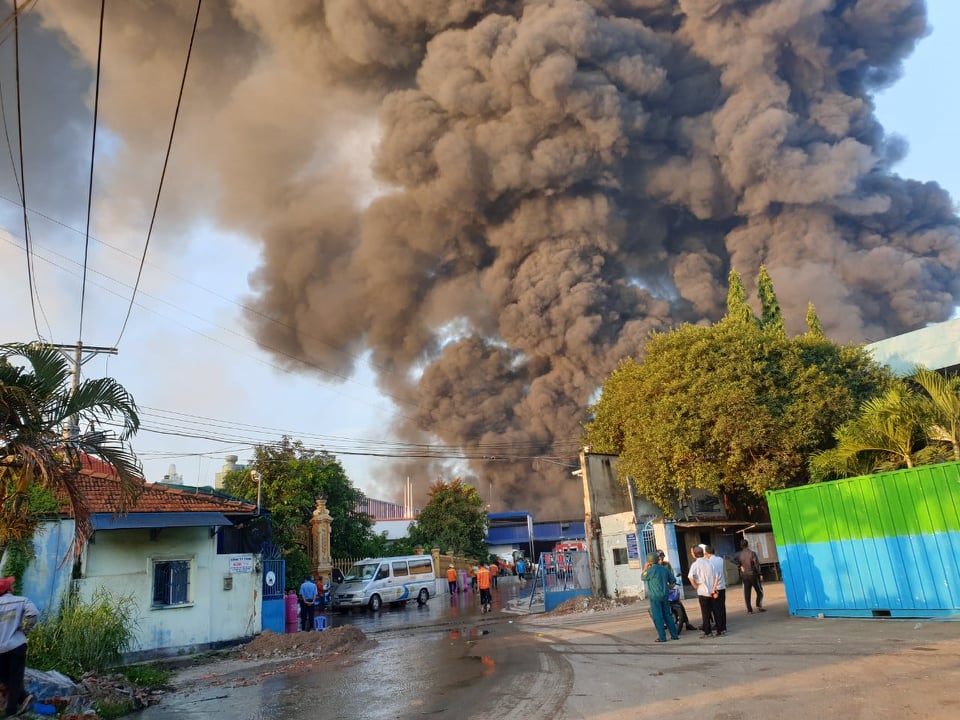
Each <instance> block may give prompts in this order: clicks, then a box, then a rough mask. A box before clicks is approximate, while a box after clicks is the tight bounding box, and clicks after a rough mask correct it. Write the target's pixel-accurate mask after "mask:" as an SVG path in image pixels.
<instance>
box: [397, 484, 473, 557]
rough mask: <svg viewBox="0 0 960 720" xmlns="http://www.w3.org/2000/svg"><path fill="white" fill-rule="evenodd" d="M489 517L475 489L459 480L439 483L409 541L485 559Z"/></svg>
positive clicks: (418, 519)
mask: <svg viewBox="0 0 960 720" xmlns="http://www.w3.org/2000/svg"><path fill="white" fill-rule="evenodd" d="M486 534H487V515H486V512H485V511H484V503H483V498H482V497H480V493H479V492H477V490H476V488H474V487H472V486H470V485H467V484H466V483H465V482H463V481H462V480H461V479H460V478H456V479H455V480H453V481H452V482H445V481H443V480H437V482H435V483H434V484H433V485H432V486H431V487H430V490H429V493H428V500H427V504H426V506H425V507H424V508H423V509H422V510H421V511H420V516H419V517H418V518H417V521H416V523H414V524H413V525H412V526H411V528H410V533H409V536H410V539H411V540H412V541H413V542H414V543H418V544H420V545H422V546H423V547H424V548H431V547H439V548H440V549H441V550H445V551H449V552H454V553H464V554H465V555H468V556H471V557H475V558H484V557H486V556H487V546H486V543H485V542H484V537H486Z"/></svg>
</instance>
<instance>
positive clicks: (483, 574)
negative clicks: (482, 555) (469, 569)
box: [477, 564, 493, 612]
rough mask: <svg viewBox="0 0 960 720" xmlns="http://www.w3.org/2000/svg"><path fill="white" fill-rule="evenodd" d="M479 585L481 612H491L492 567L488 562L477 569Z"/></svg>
mask: <svg viewBox="0 0 960 720" xmlns="http://www.w3.org/2000/svg"><path fill="white" fill-rule="evenodd" d="M477 587H479V588H480V612H490V608H491V605H492V603H493V596H492V595H491V593H490V568H488V567H487V566H486V564H483V565H481V566H480V569H479V570H477Z"/></svg>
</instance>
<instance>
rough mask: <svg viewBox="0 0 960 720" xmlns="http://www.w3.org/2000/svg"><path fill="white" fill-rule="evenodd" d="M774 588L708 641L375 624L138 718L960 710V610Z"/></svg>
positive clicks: (613, 717)
mask: <svg viewBox="0 0 960 720" xmlns="http://www.w3.org/2000/svg"><path fill="white" fill-rule="evenodd" d="M766 589H767V602H766V605H767V607H768V608H769V611H768V612H766V613H763V614H760V613H755V614H753V615H749V616H748V615H747V614H746V613H745V611H744V610H743V608H742V606H741V605H740V604H739V603H738V601H739V597H738V593H737V589H736V588H734V589H732V591H731V593H730V598H729V599H728V615H729V620H728V628H729V633H728V635H727V636H726V637H724V638H713V639H704V640H700V639H698V638H697V636H696V633H684V634H683V635H682V636H681V639H680V640H679V641H676V642H668V643H663V644H660V643H655V642H654V638H655V633H654V631H653V628H652V626H651V623H650V619H649V617H648V615H647V611H646V603H645V602H641V603H638V604H635V605H631V606H626V607H620V608H616V609H613V610H609V611H603V612H592V613H591V612H586V613H579V614H573V615H565V616H559V617H556V616H546V615H542V614H540V615H536V614H535V615H508V614H507V613H505V612H502V611H501V612H497V613H493V614H491V615H484V616H472V615H469V614H468V615H465V616H458V617H449V616H448V617H446V618H445V619H438V620H436V621H435V622H433V623H412V624H409V625H402V624H399V623H398V624H397V625H395V626H392V627H386V628H383V629H380V630H376V629H373V630H366V629H365V630H364V632H366V633H367V634H368V636H369V637H371V638H372V639H374V640H375V641H376V642H375V643H374V644H373V646H372V647H370V648H368V649H366V650H364V651H363V652H361V653H358V654H356V655H350V656H345V657H344V659H343V660H342V661H340V662H331V663H325V664H322V665H319V666H313V667H310V668H309V669H306V670H305V671H302V672H298V671H296V670H295V669H294V670H287V671H285V672H280V673H274V672H267V673H264V674H260V673H258V671H257V669H256V668H251V667H249V666H245V667H239V668H236V669H234V670H233V673H234V674H233V679H232V680H231V679H230V671H229V668H224V669H223V670H224V672H223V673H222V674H221V681H218V682H217V683H210V682H204V681H203V680H201V681H199V682H197V681H196V680H195V679H194V681H193V682H192V684H190V683H191V681H190V679H189V678H186V677H184V678H183V681H184V682H185V683H186V684H188V685H190V689H189V691H186V690H185V691H184V692H183V693H175V694H172V695H170V696H169V697H167V698H166V699H165V700H164V702H163V703H162V704H161V705H158V706H155V707H152V708H149V709H148V710H146V711H144V712H143V713H141V716H140V717H141V718H143V720H153V719H155V718H214V717H231V718H238V719H244V718H301V717H313V718H345V719H346V718H349V719H350V720H357V719H358V718H359V719H366V718H370V719H372V720H379V719H381V718H383V719H387V718H390V719H392V720H399V719H404V720H405V719H407V718H410V719H412V718H423V717H428V716H436V717H444V718H446V717H451V718H453V717H456V718H461V719H471V718H477V719H480V718H483V719H484V720H506V719H508V718H518V719H519V718H543V719H544V720H547V719H549V720H554V719H556V718H560V719H563V720H573V719H584V720H585V719H588V718H589V719H590V720H621V719H622V720H627V719H630V720H634V719H645V718H658V719H659V718H664V717H672V718H677V717H689V718H696V719H697V720H779V719H781V718H782V719H784V720H793V719H797V720H800V719H802V720H820V718H838V717H839V718H851V719H853V720H859V719H863V720H867V719H869V720H877V719H880V720H886V719H887V718H890V719H891V720H893V719H896V720H902V719H903V718H921V717H922V718H934V719H940V718H942V719H943V720H953V719H955V718H960V692H958V688H960V623H957V622H949V621H912V620H892V619H867V620H842V619H841V620H838V619H826V620H818V619H809V618H795V617H791V616H790V615H789V614H788V612H787V608H786V604H785V602H784V598H783V591H782V586H781V585H779V584H774V583H768V584H767V586H766ZM431 602H433V601H431ZM686 604H687V608H688V612H689V614H690V615H691V618H696V617H697V616H698V612H697V609H696V603H695V601H692V600H691V601H687V603H686ZM212 671H213V670H208V671H207V672H212ZM225 687H228V688H229V689H228V690H224V688H225Z"/></svg>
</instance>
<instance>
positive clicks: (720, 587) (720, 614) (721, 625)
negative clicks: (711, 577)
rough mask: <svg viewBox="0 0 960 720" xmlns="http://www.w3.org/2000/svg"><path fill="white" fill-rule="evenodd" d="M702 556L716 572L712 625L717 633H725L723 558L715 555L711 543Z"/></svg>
mask: <svg viewBox="0 0 960 720" xmlns="http://www.w3.org/2000/svg"><path fill="white" fill-rule="evenodd" d="M703 555H704V558H705V559H706V561H707V562H709V563H710V565H711V566H712V567H713V571H714V572H715V573H716V574H717V596H716V598H715V599H714V601H713V618H714V625H715V626H716V628H717V635H726V634H727V578H726V573H725V572H724V571H723V570H724V568H723V558H722V557H721V556H720V555H717V554H716V552H715V551H714V549H713V545H707V547H706V548H704V551H703Z"/></svg>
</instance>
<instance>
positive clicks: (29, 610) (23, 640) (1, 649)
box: [0, 576, 39, 717]
mask: <svg viewBox="0 0 960 720" xmlns="http://www.w3.org/2000/svg"><path fill="white" fill-rule="evenodd" d="M16 581H17V579H16V578H15V577H12V576H11V577H6V578H0V682H3V684H4V685H5V686H6V688H7V717H14V716H15V715H21V714H22V713H24V712H26V710H27V708H28V707H29V706H30V701H31V700H33V697H32V696H31V695H28V694H27V691H26V689H25V688H24V687H23V672H24V670H25V669H26V667H27V634H28V633H29V632H30V631H31V630H32V629H33V626H34V625H36V624H37V616H38V615H39V612H38V611H37V606H36V605H34V604H33V603H32V602H30V600H28V599H27V598H25V597H21V596H19V595H14V594H13V585H14V583H15V582H16Z"/></svg>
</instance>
